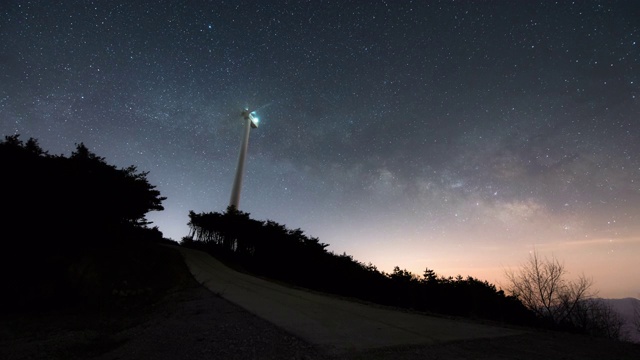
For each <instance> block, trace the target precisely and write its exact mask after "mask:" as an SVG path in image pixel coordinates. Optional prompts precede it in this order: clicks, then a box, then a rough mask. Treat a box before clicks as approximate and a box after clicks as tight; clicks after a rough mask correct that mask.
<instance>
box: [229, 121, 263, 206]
mask: <svg viewBox="0 0 640 360" xmlns="http://www.w3.org/2000/svg"><path fill="white" fill-rule="evenodd" d="M242 120H243V121H244V136H243V137H242V143H241V144H240V155H239V156H238V168H237V169H236V178H235V180H234V181H233V189H232V190H231V200H230V201H229V206H233V207H234V208H235V209H236V210H238V205H239V204H240V189H241V188H242V175H243V173H244V161H245V158H246V157H247V148H248V147H249V131H251V129H252V128H253V129H255V128H257V127H258V122H259V121H260V119H258V116H257V115H256V113H255V111H249V109H244V110H243V111H242Z"/></svg>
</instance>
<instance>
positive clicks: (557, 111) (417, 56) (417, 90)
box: [0, 0, 640, 298]
mask: <svg viewBox="0 0 640 360" xmlns="http://www.w3.org/2000/svg"><path fill="white" fill-rule="evenodd" d="M639 85H640V3H639V2H637V1H574V2H572V1H558V2H554V1H546V0H545V1H402V0H398V1H392V0H386V1H385V0H370V1H365V0H362V1H350V2H347V1H341V0H335V1H334V0H328V1H321V0H314V1H266V0H264V1H153V2H149V1H142V0H141V1H115V0H114V1H111V0H109V1H106V0H105V1H64V2H55V3H54V2H51V1H20V0H4V1H2V3H1V4H0V135H2V136H5V135H12V134H20V135H21V138H22V139H23V140H26V139H28V138H29V137H34V138H36V139H38V140H39V142H40V145H41V146H42V148H43V149H45V150H47V151H49V153H51V154H64V155H69V154H70V153H71V151H73V150H74V149H75V144H77V143H80V142H83V143H84V144H85V145H87V147H88V148H89V149H90V150H91V151H93V152H94V153H96V154H97V155H99V156H103V157H105V158H106V160H107V162H108V163H110V164H113V165H116V166H119V167H125V166H129V165H136V166H137V167H138V169H139V170H140V171H149V175H148V176H147V178H148V180H149V181H150V182H151V183H152V184H154V185H156V186H157V188H158V189H159V190H160V191H161V193H162V195H163V196H166V197H167V198H168V199H167V200H166V201H165V202H164V206H165V210H164V211H163V212H155V213H150V214H149V216H148V219H149V220H151V221H153V222H154V224H153V225H155V226H158V227H159V229H160V230H161V231H162V232H163V233H164V235H165V237H169V238H172V239H174V240H180V239H181V238H182V237H183V236H186V235H187V234H188V227H187V222H188V212H189V211H190V210H193V211H195V212H203V211H206V212H209V211H224V210H225V209H226V207H227V205H228V204H229V197H230V192H231V187H232V183H233V177H234V173H235V168H236V163H237V159H238V151H239V147H240V139H241V136H242V126H243V125H242V121H241V119H240V113H241V111H242V109H243V108H245V107H248V108H250V109H252V110H256V113H257V115H258V116H259V117H260V121H261V122H260V127H259V128H258V129H254V130H252V131H251V137H250V141H249V150H248V156H247V163H246V167H245V178H244V183H243V189H242V198H241V201H240V210H242V211H245V212H248V213H250V214H251V216H252V217H253V218H255V219H259V220H267V219H269V220H274V221H276V222H279V223H281V224H285V225H286V226H287V227H288V228H291V229H295V228H301V229H303V230H304V231H305V233H306V234H307V235H309V236H312V237H317V238H319V239H320V241H321V242H323V243H327V244H329V247H328V250H330V251H334V252H336V253H339V254H342V253H344V252H346V253H347V254H349V255H352V256H353V257H354V259H356V260H358V261H361V262H363V263H372V264H374V265H376V266H377V267H378V268H379V269H380V270H383V271H387V272H390V271H392V269H393V267H394V266H396V265H397V266H400V267H401V268H404V269H407V270H409V271H412V272H413V273H415V274H418V275H421V274H422V273H423V271H424V269H425V268H427V267H428V268H430V269H433V270H435V271H436V273H438V274H439V275H444V276H456V275H458V274H461V275H463V276H467V275H471V276H474V277H477V278H479V279H482V280H487V281H489V282H491V283H494V284H497V285H498V287H500V284H503V283H504V271H505V269H509V268H516V267H517V266H518V265H519V264H522V263H524V262H525V261H526V259H527V256H528V255H529V253H530V252H531V251H534V250H535V251H537V252H538V253H540V254H541V255H543V256H555V257H556V258H558V259H560V260H561V261H562V262H564V264H565V265H566V267H567V269H568V270H569V276H577V275H579V274H581V273H584V274H585V275H587V276H589V277H592V278H593V280H594V283H595V284H594V290H598V291H599V295H600V296H603V297H627V296H633V297H639V298H640V271H639V270H638V259H639V258H640V157H639V154H640V86H639Z"/></svg>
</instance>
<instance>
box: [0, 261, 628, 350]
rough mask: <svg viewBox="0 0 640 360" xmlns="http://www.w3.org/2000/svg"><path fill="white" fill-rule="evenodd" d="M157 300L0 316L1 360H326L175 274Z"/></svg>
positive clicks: (514, 342)
mask: <svg viewBox="0 0 640 360" xmlns="http://www.w3.org/2000/svg"><path fill="white" fill-rule="evenodd" d="M181 271H182V273H181V276H180V277H179V279H180V281H178V285H177V286H175V287H174V288H172V289H171V290H170V291H168V292H167V293H165V294H164V295H163V296H160V297H157V298H153V299H147V300H144V301H142V302H140V301H133V302H125V303H123V304H121V305H122V306H117V307H106V308H105V307H101V308H99V309H95V308H92V309H91V308H90V309H81V310H78V309H67V310H63V311H55V312H53V311H40V312H37V313H36V312H21V313H20V314H17V313H11V312H9V313H8V314H7V313H5V314H4V315H3V317H2V319H0V359H7V360H9V359H332V357H331V356H329V355H327V354H326V353H324V352H323V350H322V349H318V348H316V347H315V346H313V345H311V344H308V343H306V342H305V341H303V340H301V339H298V338H296V337H295V336H292V335H291V334H289V333H287V332H285V331H283V330H281V329H279V328H277V327H275V326H274V325H272V324H271V323H268V322H266V321H264V320H262V319H261V318H258V317H256V316H254V315H252V314H251V313H248V312H246V311H245V310H243V309H242V308H240V307H238V306H236V305H234V304H232V303H230V302H228V301H226V300H224V299H223V298H221V297H219V296H217V295H215V294H213V293H211V292H209V291H208V290H207V289H205V288H203V287H201V286H200V285H199V284H197V283H196V282H195V281H194V280H193V279H192V278H191V276H190V274H189V273H188V270H187V268H186V266H185V267H182V270H181ZM341 358H346V359H524V360H527V359H568V360H570V359H576V360H578V359H580V360H583V359H634V360H637V359H640V345H636V344H629V343H620V342H612V341H607V340H603V339H593V338H589V337H584V336H578V335H571V334H564V333H554V332H536V331H532V332H531V333H528V334H526V335H519V336H511V337H504V338H495V339H484V340H474V341H464V342H453V343H443V344H437V345H431V346H417V347H402V348H387V349H380V350H375V351H370V352H366V353H357V354H351V355H349V356H343V357H341Z"/></svg>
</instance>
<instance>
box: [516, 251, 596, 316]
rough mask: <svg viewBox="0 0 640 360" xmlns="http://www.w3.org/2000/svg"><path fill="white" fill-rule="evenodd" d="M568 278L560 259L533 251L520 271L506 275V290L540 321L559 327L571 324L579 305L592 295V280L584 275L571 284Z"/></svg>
mask: <svg viewBox="0 0 640 360" xmlns="http://www.w3.org/2000/svg"><path fill="white" fill-rule="evenodd" d="M566 276H567V270H566V269H565V267H564V265H563V264H562V263H560V262H559V261H558V260H557V259H555V258H553V257H552V258H541V257H540V256H539V255H538V253H537V252H535V251H534V252H533V253H531V254H530V256H529V259H528V261H527V263H526V264H524V265H523V266H522V267H521V268H520V270H519V271H513V270H508V271H507V272H506V277H507V279H508V282H509V283H508V285H507V291H509V292H510V293H511V294H512V295H513V296H515V297H517V298H518V299H519V300H520V301H521V302H522V303H523V304H524V305H525V306H526V307H527V308H529V309H530V310H531V311H533V312H534V313H535V314H536V315H537V316H539V317H540V318H542V319H545V320H547V321H548V322H550V323H551V324H553V325H555V326H560V325H562V324H565V323H567V322H570V321H571V318H572V316H574V315H575V313H576V308H577V307H578V306H579V305H580V303H581V302H583V301H585V300H587V299H589V298H590V297H591V296H592V294H591V293H590V290H591V285H592V283H593V282H592V280H590V279H588V278H586V277H585V276H584V275H581V276H579V277H578V278H577V280H575V281H570V280H568V279H567V278H566Z"/></svg>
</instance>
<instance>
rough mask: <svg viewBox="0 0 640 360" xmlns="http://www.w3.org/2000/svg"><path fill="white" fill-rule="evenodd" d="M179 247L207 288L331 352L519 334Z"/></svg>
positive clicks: (188, 264)
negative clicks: (323, 290)
mask: <svg viewBox="0 0 640 360" xmlns="http://www.w3.org/2000/svg"><path fill="white" fill-rule="evenodd" d="M179 251H180V252H181V253H182V256H183V257H184V259H185V262H186V264H187V266H188V267H189V270H190V271H191V273H192V274H193V276H194V277H195V279H196V280H197V281H198V282H199V283H201V284H203V285H204V286H205V287H207V288H208V289H209V290H211V291H212V292H214V293H216V294H219V295H220V296H222V297H223V298H225V299H227V300H229V301H231V302H233V303H235V304H237V305H239V306H241V307H243V308H245V309H246V310H248V311H249V312H252V313H254V314H255V315H257V316H259V317H261V318H264V319H266V320H268V321H269V322H271V323H273V324H275V325H277V326H279V327H281V328H283V329H285V330H287V331H289V332H290V333H292V334H295V335H296V336H299V337H300V338H302V339H304V340H306V341H308V342H310V343H312V344H315V345H318V346H319V347H320V348H322V349H325V350H326V351H328V352H329V353H333V354H341V353H350V352H360V351H366V350H372V349H376V348H382V347H389V346H399V345H430V344H435V343H442V342H448V341H454V340H467V339H479V338H492V337H501V336H510V335H517V334H522V332H520V331H516V330H512V329H506V328H500V327H494V326H487V325H481V324H476V323H471V322H465V321H461V320H450V319H444V318H439V317H431V316H425V315H420V314H414V313H409V312H403V311H397V310H391V309H386V308H383V307H377V306H370V305H365V304H361V303H357V302H350V301H346V300H341V299H337V298H334V297H330V296H324V295H319V294H317V293H312V292H307V291H303V290H297V289H293V288H289V287H286V286H282V285H279V284H275V283H272V282H269V281H265V280H263V279H260V278H256V277H253V276H250V275H247V274H243V273H239V272H237V271H235V270H232V269H230V268H229V267H227V266H225V265H224V264H222V263H221V262H220V261H218V260H216V259H215V258H213V257H212V256H210V255H208V254H207V253H205V252H202V251H199V250H193V249H187V248H182V247H179Z"/></svg>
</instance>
